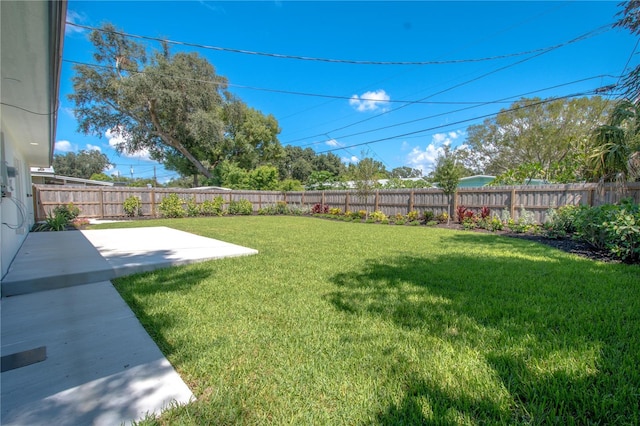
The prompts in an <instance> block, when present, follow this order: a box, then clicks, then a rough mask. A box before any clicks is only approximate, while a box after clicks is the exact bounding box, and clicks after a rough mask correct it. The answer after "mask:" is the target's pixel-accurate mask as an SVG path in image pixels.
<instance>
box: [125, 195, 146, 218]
mask: <svg viewBox="0 0 640 426" xmlns="http://www.w3.org/2000/svg"><path fill="white" fill-rule="evenodd" d="M122 210H124V213H125V214H126V215H127V216H129V217H135V216H142V200H140V198H139V197H136V196H135V195H132V196H130V197H127V199H126V200H124V202H123V203H122Z"/></svg>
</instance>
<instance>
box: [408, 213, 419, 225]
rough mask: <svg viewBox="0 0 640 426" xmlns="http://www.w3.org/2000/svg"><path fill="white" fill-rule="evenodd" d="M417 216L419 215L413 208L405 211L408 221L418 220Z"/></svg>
mask: <svg viewBox="0 0 640 426" xmlns="http://www.w3.org/2000/svg"><path fill="white" fill-rule="evenodd" d="M419 217H420V213H419V212H417V211H415V210H411V211H410V212H409V213H407V220H408V221H409V222H413V221H414V220H418V218H419Z"/></svg>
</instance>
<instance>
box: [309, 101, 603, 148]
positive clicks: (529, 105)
mask: <svg viewBox="0 0 640 426" xmlns="http://www.w3.org/2000/svg"><path fill="white" fill-rule="evenodd" d="M589 93H591V92H582V93H575V94H572V95H567V96H560V97H554V98H549V99H545V100H542V101H539V102H534V103H532V104H528V105H523V106H519V107H516V108H509V109H506V110H501V111H500V112H511V111H517V110H519V109H524V108H531V107H533V106H537V105H542V104H545V103H549V102H553V101H557V100H560V99H568V98H574V97H578V96H585V95H587V94H589ZM500 112H499V113H500ZM499 113H491V114H484V115H479V116H476V117H473V118H468V119H464V120H459V121H455V122H452V123H447V124H441V125H438V126H433V127H429V128H426V129H421V130H415V131H412V132H407V133H402V134H399V135H394V136H389V137H385V138H380V139H375V140H370V141H366V142H361V143H356V144H352V145H345V146H343V147H342V148H333V149H327V150H324V151H319V152H318V154H325V153H327V152H333V151H339V150H341V149H344V148H354V147H357V146H364V145H369V144H374V143H379V142H384V141H388V140H392V139H398V138H403V137H406V136H412V135H416V134H420V133H426V132H430V131H433V130H439V129H443V128H446V127H450V126H457V125H459V124H464V123H469V122H472V121H476V120H480V119H483V118H489V117H493V116H497V115H498V114H499Z"/></svg>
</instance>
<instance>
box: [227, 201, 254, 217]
mask: <svg viewBox="0 0 640 426" xmlns="http://www.w3.org/2000/svg"><path fill="white" fill-rule="evenodd" d="M227 213H229V214H232V215H245V216H248V215H251V214H253V204H251V201H249V200H245V199H244V198H241V199H239V200H237V201H236V200H233V201H231V202H230V203H229V208H228V209H227Z"/></svg>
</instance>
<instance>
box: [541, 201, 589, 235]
mask: <svg viewBox="0 0 640 426" xmlns="http://www.w3.org/2000/svg"><path fill="white" fill-rule="evenodd" d="M579 210H580V207H579V206H573V205H567V206H562V207H560V208H558V209H549V210H547V214H546V217H545V223H544V225H543V229H544V232H545V234H546V236H547V237H549V238H564V237H566V236H567V235H568V234H572V233H574V232H575V231H576V227H575V217H576V214H577V213H578V211H579Z"/></svg>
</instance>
